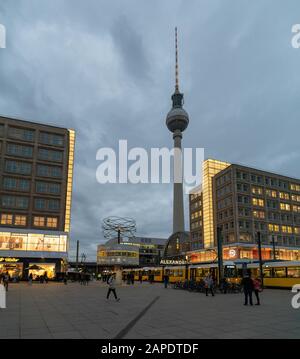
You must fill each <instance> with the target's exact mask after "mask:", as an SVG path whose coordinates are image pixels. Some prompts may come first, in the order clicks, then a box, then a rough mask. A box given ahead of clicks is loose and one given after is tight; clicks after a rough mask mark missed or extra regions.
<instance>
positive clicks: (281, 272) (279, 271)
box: [274, 268, 286, 278]
mask: <svg viewBox="0 0 300 359" xmlns="http://www.w3.org/2000/svg"><path fill="white" fill-rule="evenodd" d="M285 276H286V273H285V268H274V277H275V278H284V277H285Z"/></svg>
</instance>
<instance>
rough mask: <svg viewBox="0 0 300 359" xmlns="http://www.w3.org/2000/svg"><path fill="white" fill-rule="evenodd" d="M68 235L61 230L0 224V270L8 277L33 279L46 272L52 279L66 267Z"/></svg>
mask: <svg viewBox="0 0 300 359" xmlns="http://www.w3.org/2000/svg"><path fill="white" fill-rule="evenodd" d="M67 252H68V235H67V233H65V232H51V231H34V230H30V232H29V231H25V230H18V229H14V231H13V232H12V231H11V230H6V229H4V228H1V232H0V274H1V273H7V272H8V274H9V275H10V277H11V279H14V278H15V279H17V280H20V279H26V278H28V276H29V275H30V274H32V276H33V279H37V278H39V277H40V276H42V275H47V277H48V278H49V279H53V278H54V277H55V275H56V273H58V272H62V271H64V270H65V267H66V260H67Z"/></svg>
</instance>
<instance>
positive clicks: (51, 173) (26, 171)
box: [4, 160, 62, 178]
mask: <svg viewBox="0 0 300 359" xmlns="http://www.w3.org/2000/svg"><path fill="white" fill-rule="evenodd" d="M4 168H5V171H6V172H9V173H15V174H20V175H24V176H29V175H31V173H32V164H31V163H28V162H19V161H12V160H7V161H5V166H4ZM36 175H37V176H39V177H53V178H61V177H62V168H61V167H57V166H47V165H39V164H38V165H37V166H36Z"/></svg>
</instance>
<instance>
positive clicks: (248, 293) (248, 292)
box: [241, 274, 254, 305]
mask: <svg viewBox="0 0 300 359" xmlns="http://www.w3.org/2000/svg"><path fill="white" fill-rule="evenodd" d="M241 285H242V287H243V289H244V295H245V303H244V305H248V299H249V302H250V305H253V301H252V293H253V289H254V284H253V280H252V279H251V277H250V275H249V274H246V275H245V277H244V278H243V279H242V282H241Z"/></svg>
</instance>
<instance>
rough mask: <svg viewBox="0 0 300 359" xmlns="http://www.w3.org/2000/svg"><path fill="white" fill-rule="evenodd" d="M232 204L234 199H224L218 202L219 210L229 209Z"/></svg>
mask: <svg viewBox="0 0 300 359" xmlns="http://www.w3.org/2000/svg"><path fill="white" fill-rule="evenodd" d="M231 204H232V198H231V197H226V198H224V199H222V200H221V201H219V202H218V209H222V208H225V207H228V206H230V205H231Z"/></svg>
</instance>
